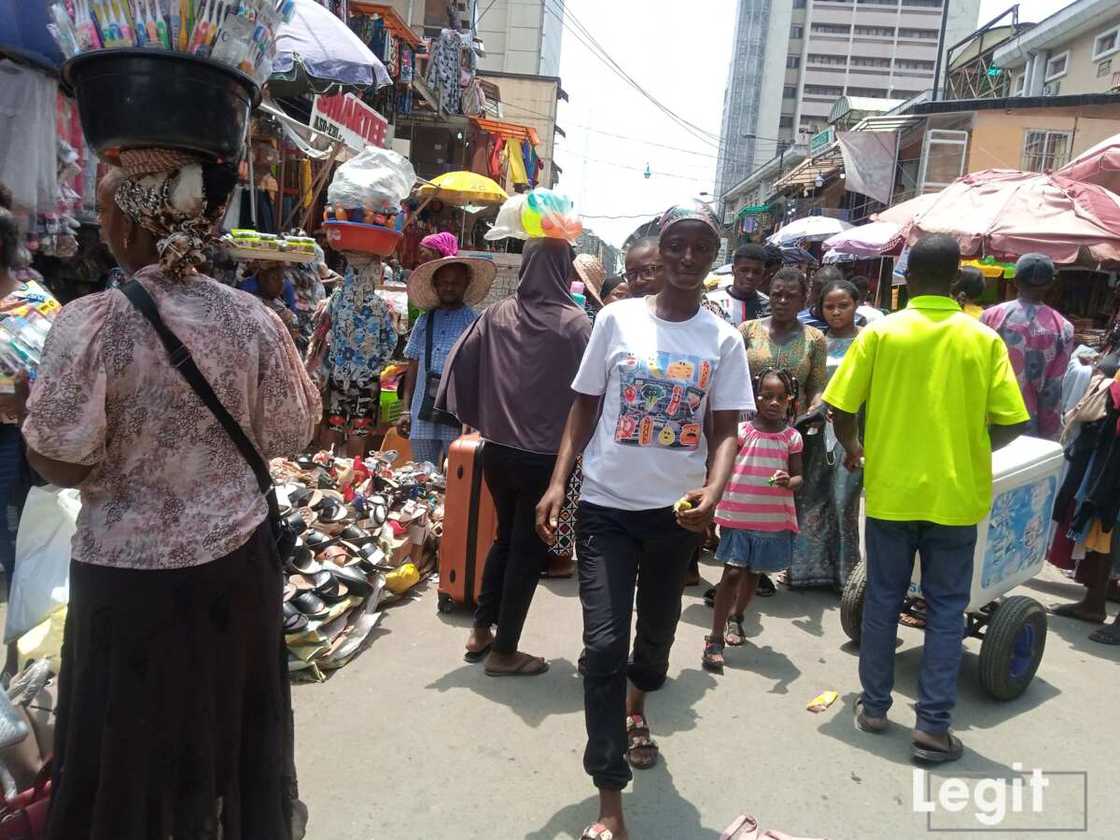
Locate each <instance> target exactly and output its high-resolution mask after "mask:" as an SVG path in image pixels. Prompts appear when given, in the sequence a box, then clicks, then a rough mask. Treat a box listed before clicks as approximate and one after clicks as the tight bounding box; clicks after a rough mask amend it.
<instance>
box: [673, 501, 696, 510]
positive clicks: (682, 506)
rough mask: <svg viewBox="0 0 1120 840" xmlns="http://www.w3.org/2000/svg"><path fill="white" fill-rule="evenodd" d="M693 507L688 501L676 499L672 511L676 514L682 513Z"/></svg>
mask: <svg viewBox="0 0 1120 840" xmlns="http://www.w3.org/2000/svg"><path fill="white" fill-rule="evenodd" d="M693 507H694V505H693V504H692V502H690V501H689V500H688V499H684V498H681V499H677V503H676V504H675V505H673V510H675V511H676V512H677V513H684V512H685V511H686V510H692V508H693Z"/></svg>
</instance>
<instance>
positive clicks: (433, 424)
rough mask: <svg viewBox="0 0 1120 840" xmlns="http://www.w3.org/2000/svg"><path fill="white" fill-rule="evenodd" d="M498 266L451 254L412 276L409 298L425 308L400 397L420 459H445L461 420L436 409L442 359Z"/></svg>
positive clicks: (404, 426) (406, 430)
mask: <svg viewBox="0 0 1120 840" xmlns="http://www.w3.org/2000/svg"><path fill="white" fill-rule="evenodd" d="M496 272H497V269H496V267H495V265H494V263H492V262H491V261H490V260H484V259H473V258H469V257H456V256H449V257H444V258H443V259H438V260H432V261H430V262H426V263H423V264H422V265H420V266H419V267H418V268H417V269H416V270H415V271H413V272H412V274H411V275H410V276H409V278H408V299H409V302H410V303H411V304H412V305H413V306H415V307H416V308H417V309H422V310H424V314H423V315H421V316H420V318H419V319H418V320H417V322H416V326H414V327H413V328H412V335H411V336H409V339H408V345H407V346H406V347H405V350H404V355H405V358H406V359H408V360H409V364H408V371H407V373H406V374H405V380H404V393H403V395H402V401H403V403H404V404H405V405H407V406H409V410H408V411H404V412H401V419H400V421H399V423H398V429H399V430H400V433H401V434H402V435H403V436H405V437H407V438H408V439H409V443H410V444H411V447H412V454H413V457H414V458H415V460H417V461H429V462H431V463H433V464H435V465H436V466H438V467H441V466H442V464H443V459H444V458H445V457H446V455H447V448H448V447H449V446H450V445H451V442H452V441H453V440H455V438H457V437H458V436H459V432H460V430H461V429H462V424H461V423H459V421H458V420H456V419H455V418H454V417H452V416H451V415H450V414H447V413H446V412H442V411H437V410H436V409H435V397H436V391H437V390H438V389H439V378H440V376H441V375H442V373H443V363H444V361H445V360H446V359H447V356H448V354H449V353H450V352H451V348H452V347H454V346H455V342H456V341H458V340H459V336H461V335H462V334H463V333H464V332H465V331H466V330H467V328H468V327H469V326H470V325H471V324H472V323H474V320H475V319H476V318H477V317H478V313H477V312H476V311H475V310H474V309H472V308H471V307H472V306H477V305H478V304H480V303H482V301H483V300H485V299H486V295H487V294H489V293H490V287H491V286H492V285H493V283H494V275H495V273H496Z"/></svg>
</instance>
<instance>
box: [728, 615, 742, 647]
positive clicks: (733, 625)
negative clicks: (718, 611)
mask: <svg viewBox="0 0 1120 840" xmlns="http://www.w3.org/2000/svg"><path fill="white" fill-rule="evenodd" d="M723 638H724V640H725V641H726V642H727V644H729V645H731V647H739V645H742V644H745V643H746V641H747V632H746V631H745V630H744V629H743V617H742V616H741V615H739V616H735V615H733V616H731V618H729V619H727V624H726V625H724V628H723Z"/></svg>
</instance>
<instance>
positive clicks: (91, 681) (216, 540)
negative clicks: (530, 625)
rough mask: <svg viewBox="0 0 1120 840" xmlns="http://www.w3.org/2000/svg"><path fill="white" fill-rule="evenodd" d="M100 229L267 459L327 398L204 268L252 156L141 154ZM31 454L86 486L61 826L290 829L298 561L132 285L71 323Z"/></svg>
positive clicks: (273, 330)
mask: <svg viewBox="0 0 1120 840" xmlns="http://www.w3.org/2000/svg"><path fill="white" fill-rule="evenodd" d="M121 158H122V163H123V164H124V165H125V167H126V168H125V170H124V171H123V172H122V171H120V170H113V171H112V172H111V173H110V174H109V175H108V176H106V178H105V179H104V180H103V181H102V183H101V186H100V188H99V190H98V203H99V205H100V209H101V232H102V236H103V237H105V239H106V242H107V243H108V245H109V248H110V250H111V251H112V252H113V255H114V256H115V257H116V259H117V260H118V262H119V263H120V264H121V265H122V266H123V267H124V268H125V269H126V271H127V272H128V273H129V274H130V275H131V276H132V282H134V283H138V284H139V285H140V286H141V287H142V288H143V289H144V290H145V291H146V292H147V294H148V295H149V296H150V297H151V298H152V299H153V300H154V302H155V305H156V308H157V310H158V312H159V314H160V317H161V319H162V320H163V321H164V323H165V324H166V326H167V327H168V329H170V330H171V332H173V333H175V335H176V336H178V338H179V339H180V341H182V342H183V344H184V345H185V346H186V348H187V349H188V351H189V352H190V354H191V357H192V358H193V360H194V362H195V364H196V365H197V366H198V368H199V369H200V371H201V373H202V375H203V376H204V377H205V378H206V379H207V381H208V382H209V383H210V384H211V386H212V387H213V389H214V391H215V393H216V394H217V396H218V398H219V399H220V400H221V401H222V403H223V405H224V406H225V408H226V409H227V411H228V412H229V413H230V414H231V415H232V416H233V417H234V418H235V420H236V421H237V422H238V423H239V424H240V425H241V427H242V428H243V429H244V431H245V433H246V435H247V436H248V437H249V438H250V440H251V441H252V442H253V444H254V445H255V446H256V447H257V448H258V450H259V451H260V454H261V455H262V456H263V457H264V458H273V457H276V456H280V455H290V454H292V453H295V452H299V451H300V450H301V449H302V448H303V447H304V446H305V445H306V444H307V443H308V441H310V439H311V436H312V433H313V432H314V428H315V422H316V420H317V419H318V416H319V413H320V410H321V408H320V403H319V395H318V393H317V391H316V390H315V388H314V386H313V385H312V383H311V381H310V380H309V379H308V377H307V375H306V374H305V373H304V371H303V366H302V364H301V363H300V358H299V354H298V353H297V352H296V348H295V345H294V344H293V343H292V338H291V336H290V334H289V333H288V330H287V329H286V328H285V327H284V325H283V324H282V323H281V322H280V319H279V318H278V317H277V316H276V315H275V314H274V313H273V312H271V311H269V310H268V309H266V308H265V307H264V306H261V305H260V304H259V303H258V302H257V301H256V300H255V299H254V298H253V297H252V296H250V295H248V294H246V293H244V292H240V291H237V290H236V289H232V288H230V287H228V286H224V285H222V284H220V283H217V282H215V281H214V280H211V279H210V278H209V277H206V276H203V275H201V274H199V273H198V271H197V270H196V268H197V266H198V265H200V264H202V262H203V260H204V249H205V246H206V245H207V243H208V242H209V241H210V240H211V239H212V236H211V233H212V230H213V226H214V223H215V221H216V220H217V219H219V218H221V211H222V210H223V208H224V206H225V203H226V200H227V199H228V196H229V193H230V190H231V189H232V187H233V184H234V182H235V180H236V170H235V169H233V168H226V167H223V166H220V165H217V164H209V163H200V162H197V161H194V160H192V159H191V158H189V157H187V156H186V155H185V154H183V153H179V152H152V151H141V152H125V153H122V155H121ZM23 428H24V435H25V437H26V440H27V446H28V458H29V460H30V462H31V465H32V466H33V467H34V468H35V470H36V471H37V472H38V473H39V474H40V475H42V476H43V477H44V478H46V479H47V480H48V481H50V482H52V483H53V484H56V485H59V486H62V487H77V488H79V489H80V490H81V491H82V511H81V515H80V516H79V517H78V523H77V533H76V534H75V536H74V545H73V553H72V559H71V565H70V604H69V610H68V612H67V616H66V631H65V640H64V643H63V647H62V669H61V673H60V676H59V705H58V723H57V728H56V734H55V755H54V761H55V777H54V782H53V790H52V802H51V812H50V820H49V826H48V828H47V833H46V835H45V836H46V837H47V838H49V840H80V839H81V838H89V839H90V840H103V838H104V839H105V840H107V838H113V840H150V838H153V837H163V838H167V837H174V838H176V840H216V838H218V837H225V838H243V839H244V840H247V838H251V837H269V838H277V840H287V838H289V837H291V835H292V810H293V802H294V801H295V790H294V786H295V766H294V762H293V759H292V754H291V746H292V733H291V725H292V724H291V696H290V693H289V687H288V675H287V654H286V651H285V647H284V635H283V627H282V624H281V609H280V607H281V602H282V596H283V573H282V571H281V563H280V558H279V557H278V556H277V553H276V543H275V540H274V538H273V534H272V529H271V527H270V523H269V522H268V519H267V505H266V501H265V499H264V497H263V496H262V495H261V493H260V490H259V488H258V485H257V482H256V480H255V478H254V474H253V471H252V470H251V468H250V467H249V465H248V463H247V462H246V461H245V459H244V458H243V457H242V455H241V454H240V452H239V451H238V450H237V448H236V447H235V445H234V443H233V441H232V440H231V439H230V437H229V435H227V434H226V432H225V431H224V430H223V429H222V427H221V426H220V425H219V423H218V421H217V419H216V418H215V417H214V416H213V415H212V413H211V412H210V411H209V410H207V408H206V407H205V405H204V404H203V403H202V402H201V401H200V399H199V398H198V396H197V395H196V394H195V392H194V391H193V390H192V389H191V387H190V386H189V385H188V384H187V382H186V380H184V378H183V377H182V376H181V375H180V373H179V372H178V371H177V370H176V369H175V367H173V366H172V363H171V359H169V357H168V355H167V352H166V351H165V349H164V347H163V345H162V343H161V341H160V339H159V338H158V336H157V334H156V332H155V330H154V329H153V328H152V326H151V325H150V324H149V323H148V322H147V321H146V320H145V317H144V316H143V315H142V314H141V313H140V312H139V311H137V310H136V309H135V308H134V307H133V305H132V304H131V303H130V302H129V299H128V298H126V297H125V295H124V294H123V293H122V292H121V291H120V290H119V289H110V290H107V291H104V292H101V293H98V294H93V295H88V296H86V297H83V298H80V299H79V300H76V301H74V302H73V303H71V304H69V305H67V306H65V307H64V308H63V309H62V311H61V312H59V314H58V316H57V317H56V318H55V321H54V326H53V327H52V329H51V332H50V335H49V337H48V338H47V342H46V347H45V348H44V350H43V357H42V364H41V366H40V368H39V375H38V378H37V380H36V382H35V384H34V387H33V388H32V392H31V398H30V402H29V404H28V406H27V420H26V422H25V423H24V427H23Z"/></svg>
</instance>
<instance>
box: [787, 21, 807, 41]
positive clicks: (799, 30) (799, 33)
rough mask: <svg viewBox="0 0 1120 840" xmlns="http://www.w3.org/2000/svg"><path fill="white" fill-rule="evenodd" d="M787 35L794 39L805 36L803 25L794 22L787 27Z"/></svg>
mask: <svg viewBox="0 0 1120 840" xmlns="http://www.w3.org/2000/svg"><path fill="white" fill-rule="evenodd" d="M789 37H790V39H791V40H794V41H796V40H797V39H798V38H804V37H805V27H804V26H798V25H797V24H796V23H795V24H794V25H793V26H791V27H790V28H789Z"/></svg>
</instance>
